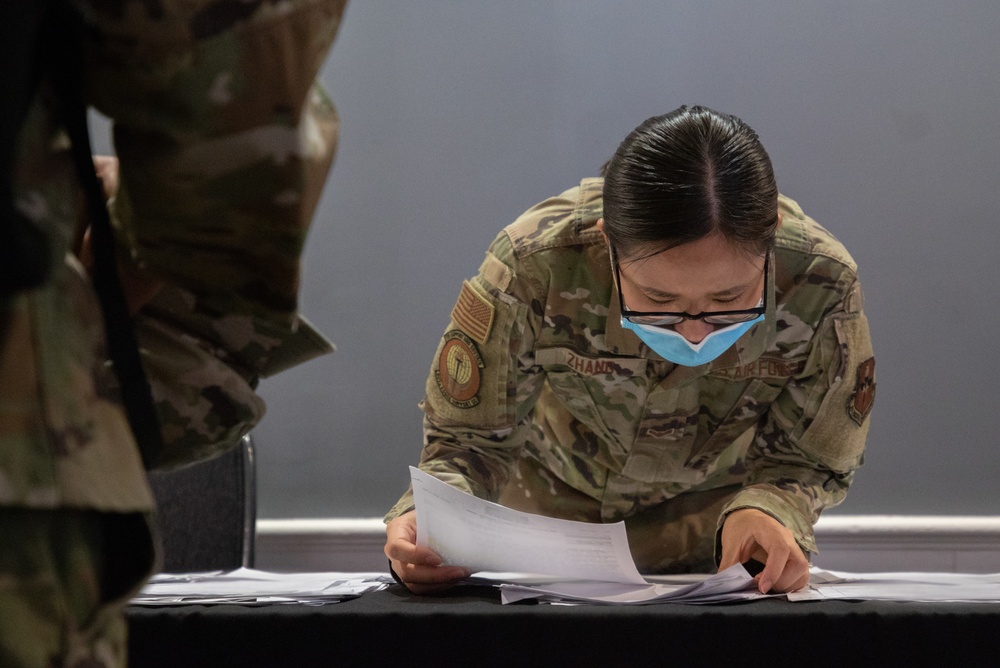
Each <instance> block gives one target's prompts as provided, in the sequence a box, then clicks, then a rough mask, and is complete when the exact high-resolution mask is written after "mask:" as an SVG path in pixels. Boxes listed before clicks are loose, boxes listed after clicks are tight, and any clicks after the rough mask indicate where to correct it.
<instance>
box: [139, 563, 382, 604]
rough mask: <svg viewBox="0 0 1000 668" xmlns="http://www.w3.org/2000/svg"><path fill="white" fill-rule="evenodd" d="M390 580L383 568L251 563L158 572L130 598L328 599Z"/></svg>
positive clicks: (211, 601)
mask: <svg viewBox="0 0 1000 668" xmlns="http://www.w3.org/2000/svg"><path fill="white" fill-rule="evenodd" d="M391 582H392V578H391V577H389V576H388V575H385V574H383V573H271V572H268V571H259V570H255V569H252V568H239V569H237V570H234V571H210V572H204V573H161V574H159V575H154V576H153V577H152V579H151V580H150V581H149V582H148V583H147V584H146V586H145V587H143V588H142V590H141V591H140V592H139V594H138V595H137V596H136V597H135V598H133V599H132V600H131V601H130V603H131V604H132V605H147V606H151V605H186V604H192V603H197V604H201V605H209V604H222V603H225V604H230V605H232V604H239V605H273V604H281V603H300V604H308V605H324V604H327V603H337V602H338V601H343V600H346V599H349V598H355V597H357V596H361V595H362V594H365V593H368V592H372V591H378V590H380V589H384V588H385V587H386V586H388V584H389V583H391Z"/></svg>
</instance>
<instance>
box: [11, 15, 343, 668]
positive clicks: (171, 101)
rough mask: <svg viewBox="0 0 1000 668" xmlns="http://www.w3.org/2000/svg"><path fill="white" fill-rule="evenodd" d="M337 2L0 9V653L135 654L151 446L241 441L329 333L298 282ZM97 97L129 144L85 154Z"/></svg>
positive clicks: (202, 453)
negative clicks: (109, 154) (266, 381)
mask: <svg viewBox="0 0 1000 668" xmlns="http://www.w3.org/2000/svg"><path fill="white" fill-rule="evenodd" d="M345 4H346V0H286V1H283V2H268V1H253V0H247V1H243V2H231V1H210V0H185V1H183V2H182V1H180V0H141V1H140V0H135V1H126V0H92V1H80V2H69V1H68V0H38V1H34V0H33V1H32V2H25V3H13V2H11V3H4V4H3V7H2V8H0V33H2V34H0V62H2V63H3V68H2V70H3V71H2V73H0V86H2V87H0V90H3V91H4V100H3V101H0V665H2V666H4V667H5V668H6V667H14V666H63V665H65V666H121V665H124V664H125V651H126V644H125V624H124V621H123V619H122V615H121V607H122V605H123V604H124V602H125V601H127V600H128V598H129V597H130V596H131V595H132V594H133V593H134V592H135V591H136V590H137V588H138V587H139V586H141V584H142V582H143V580H144V578H145V577H146V576H147V575H148V574H149V573H150V572H151V571H152V570H153V568H154V565H155V550H154V542H155V540H154V536H153V533H152V531H151V528H150V526H151V524H150V521H151V512H152V510H153V501H152V496H151V494H150V491H149V488H148V486H147V484H146V478H145V472H144V467H145V468H154V467H164V466H180V465H184V464H187V463H191V462H194V461H197V460H200V459H205V458H209V457H212V456H214V455H217V454H219V453H221V452H222V451H224V450H225V449H227V448H229V447H232V446H233V445H235V444H236V443H237V442H238V441H239V439H240V437H241V436H242V435H244V434H245V433H246V432H247V431H249V430H250V429H251V427H252V426H253V425H255V424H256V423H257V422H258V421H259V420H260V418H261V416H262V415H263V412H264V404H263V402H262V401H261V400H260V398H259V397H258V396H257V395H256V394H255V392H254V388H255V387H256V385H257V382H258V380H259V378H261V377H264V376H268V375H271V374H274V373H276V372H278V371H281V370H283V369H285V368H288V367H290V366H293V365H295V364H298V363H301V362H304V361H306V360H308V359H311V358H313V357H315V356H316V355H320V354H323V353H325V352H329V351H330V350H331V349H332V347H331V345H330V344H329V342H327V341H326V340H325V339H324V338H323V337H322V336H321V335H320V334H319V333H318V332H316V331H315V330H313V329H312V327H311V326H309V324H308V323H307V322H305V321H304V320H303V319H302V318H301V317H300V316H299V314H298V307H297V293H298V281H299V261H300V257H301V253H302V247H303V243H304V239H305V235H306V232H307V228H308V225H309V222H310V219H311V218H312V214H313V211H314V209H315V206H316V203H317V201H318V199H319V195H320V192H321V189H322V187H323V184H324V181H325V178H326V174H327V171H328V169H329V167H330V164H331V160H332V157H333V153H334V150H335V148H336V137H337V129H338V121H337V116H336V112H335V110H334V108H333V106H332V104H331V103H330V101H329V100H328V99H327V98H326V97H325V95H324V94H323V92H322V91H321V90H319V88H318V87H316V86H315V85H314V79H315V77H316V74H317V72H318V70H319V67H320V66H321V64H322V62H323V59H324V57H325V55H326V52H327V50H328V49H329V47H330V45H331V43H332V41H333V39H334V36H335V35H336V32H337V29H338V27H339V24H340V18H341V15H342V13H343V10H344V5H345ZM90 106H93V107H96V108H97V109H98V110H100V111H101V112H102V113H104V114H105V115H106V116H108V117H109V118H111V119H112V121H113V122H114V142H115V148H116V152H117V154H118V159H119V161H120V167H119V163H117V162H116V161H114V160H113V159H105V160H100V161H98V162H97V164H96V168H95V163H94V162H93V161H92V158H91V150H90V146H89V143H88V138H87V128H86V110H87V108H88V107H90ZM98 173H99V174H100V175H98ZM107 197H110V199H109V200H106V198H107ZM109 214H110V215H109Z"/></svg>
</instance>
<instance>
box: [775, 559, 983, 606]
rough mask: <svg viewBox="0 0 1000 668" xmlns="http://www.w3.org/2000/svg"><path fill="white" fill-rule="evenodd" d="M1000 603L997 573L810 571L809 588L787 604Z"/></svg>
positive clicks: (791, 596)
mask: <svg viewBox="0 0 1000 668" xmlns="http://www.w3.org/2000/svg"><path fill="white" fill-rule="evenodd" d="M838 599H839V600H865V601H939V602H945V601H950V602H962V601H966V602H973V601H980V602H1000V573H990V574H978V573H846V572H842V571H825V570H821V569H819V568H815V567H813V568H811V569H810V570H809V586H808V587H806V588H805V589H802V590H801V591H797V592H792V593H790V594H788V600H789V601H822V600H838Z"/></svg>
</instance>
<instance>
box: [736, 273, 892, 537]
mask: <svg viewBox="0 0 1000 668" xmlns="http://www.w3.org/2000/svg"><path fill="white" fill-rule="evenodd" d="M852 278H853V276H852ZM842 294H845V295H846V296H845V297H844V299H843V300H841V301H840V303H839V304H838V305H837V306H836V307H835V308H834V309H833V310H832V311H831V312H830V313H829V314H828V315H827V316H826V317H825V318H824V320H823V322H822V324H821V326H820V327H819V328H818V329H817V332H816V334H815V336H814V337H813V340H812V342H811V344H810V345H811V350H810V354H809V359H808V362H807V365H806V370H805V371H804V373H803V374H802V375H801V376H799V377H797V378H795V379H793V380H792V381H791V382H790V383H789V384H788V386H787V387H786V388H785V389H784V390H783V391H782V393H781V395H779V396H778V398H777V400H776V401H775V402H774V404H773V405H772V407H771V410H770V412H769V413H768V414H767V415H766V416H765V418H764V423H763V425H762V427H761V429H760V430H759V431H758V433H757V437H756V439H755V442H754V445H753V446H752V447H751V448H750V451H749V452H748V455H747V466H748V469H749V472H748V474H747V477H746V479H745V482H744V487H743V490H742V491H741V492H740V493H739V494H737V495H736V497H734V499H733V500H732V501H731V502H730V503H729V504H728V505H727V506H726V507H725V508H724V509H723V512H722V517H721V518H720V521H719V535H721V529H722V522H723V521H724V519H725V516H726V513H729V512H732V511H734V510H738V509H740V508H757V509H759V510H762V511H763V512H765V513H767V514H769V515H771V516H772V517H774V518H775V519H777V520H778V521H779V522H781V523H782V524H783V525H785V526H786V527H788V528H789V529H790V530H791V531H792V533H793V534H794V535H795V538H796V541H797V542H798V544H799V546H800V547H801V548H802V549H803V550H805V551H806V552H810V553H815V552H817V549H816V542H815V538H814V535H813V524H815V522H816V520H817V519H819V515H820V513H821V512H822V510H823V509H824V508H827V507H831V506H835V505H837V504H838V503H840V502H841V501H843V500H844V497H845V496H846V494H847V489H848V487H849V486H850V484H851V481H852V480H853V478H854V474H855V472H856V471H857V469H858V467H860V466H861V463H862V461H863V454H864V448H865V439H866V437H867V435H868V420H867V415H868V411H870V409H871V399H872V398H873V393H874V375H873V374H874V361H873V360H874V358H873V356H872V344H871V337H870V334H869V330H868V320H867V318H866V317H865V314H864V312H863V310H862V308H861V288H860V285H859V284H858V283H857V281H856V279H855V280H853V282H852V283H851V284H850V286H849V287H848V288H847V289H846V290H844V291H843V292H842ZM869 365H870V366H869ZM866 370H869V371H866ZM866 391H870V392H871V393H872V394H871V396H870V397H869V398H868V399H867V400H865V401H861V399H860V397H859V395H858V393H859V392H861V393H864V392H866ZM858 407H860V408H861V409H862V411H859V410H858ZM717 545H718V541H717Z"/></svg>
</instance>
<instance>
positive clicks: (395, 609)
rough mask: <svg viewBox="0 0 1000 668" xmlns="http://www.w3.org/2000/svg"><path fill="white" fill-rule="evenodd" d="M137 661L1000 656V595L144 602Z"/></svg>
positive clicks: (462, 593)
mask: <svg viewBox="0 0 1000 668" xmlns="http://www.w3.org/2000/svg"><path fill="white" fill-rule="evenodd" d="M127 617H128V622H129V634H130V636H129V657H130V658H129V665H130V666H131V667H132V668H147V667H150V668H153V667H156V666H171V667H177V666H184V667H188V666H211V667H212V668H226V667H229V666H240V667H244V666H282V667H284V666H399V667H406V668H410V667H413V668H420V667H423V666H474V667H476V668H479V667H486V666H503V667H504V668H512V667H515V666H534V665H544V666H626V665H627V666H647V665H663V666H691V665H694V666H701V665H707V666H761V667H762V668H770V667H771V666H783V665H795V666H804V667H812V666H837V668H845V667H847V666H904V665H905V666H909V667H913V666H925V665H928V666H929V665H937V666H979V665H982V666H998V665H1000V603H998V604H992V603H901V602H871V601H869V602H847V601H822V602H800V603H789V602H787V601H784V600H779V599H768V600H761V601H754V602H746V603H731V604H723V605H711V606H694V605H681V604H676V603H673V604H671V603H668V604H659V605H648V606H621V607H611V606H553V605H543V604H535V603H518V604H514V605H501V604H500V598H499V594H498V593H497V591H496V590H495V589H492V588H489V587H481V586H476V587H472V586H466V587H459V588H455V589H453V590H451V591H450V592H449V593H447V594H445V595H442V596H435V597H419V596H413V595H411V594H410V593H409V592H407V591H406V590H405V589H404V588H402V587H400V586H398V585H392V586H391V587H389V588H388V589H387V590H384V591H381V592H375V593H371V594H366V595H364V596H362V597H360V598H357V599H353V600H350V601H345V602H342V603H336V604H332V605H326V606H319V607H310V606H305V605H287V606H266V607H243V606H236V605H221V606H203V605H190V606H177V607H168V608H141V607H137V606H132V607H130V608H129V609H128V612H127Z"/></svg>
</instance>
